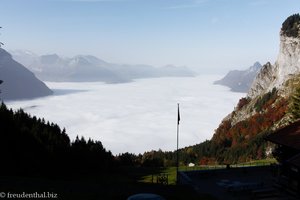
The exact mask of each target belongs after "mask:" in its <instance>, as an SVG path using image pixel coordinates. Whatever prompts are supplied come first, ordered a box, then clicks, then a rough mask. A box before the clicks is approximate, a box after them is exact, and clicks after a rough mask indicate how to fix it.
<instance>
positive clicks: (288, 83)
mask: <svg viewBox="0 0 300 200" xmlns="http://www.w3.org/2000/svg"><path fill="white" fill-rule="evenodd" d="M295 113H297V114H296V115H295ZM298 113H300V15H299V14H296V15H292V16H290V17H288V18H287V19H286V20H285V22H284V23H283V24H282V28H281V31H280V49H279V54H278V58H277V60H276V62H275V64H274V65H272V64H271V63H266V64H265V65H264V66H263V67H262V68H261V70H260V71H259V73H258V74H257V76H256V78H255V80H254V82H253V84H252V86H251V88H250V90H249V92H248V94H247V96H246V97H244V98H242V99H240V101H239V103H238V104H237V106H236V107H235V109H234V110H233V112H231V113H230V114H229V115H228V116H227V117H225V118H224V119H223V121H222V122H221V124H220V125H219V127H218V128H217V129H216V131H215V134H214V135H213V137H212V139H211V140H209V141H205V142H203V143H201V144H198V145H194V146H191V147H186V148H184V149H182V150H181V154H182V155H181V156H182V157H184V158H185V161H188V162H191V161H192V162H200V163H201V164H209V163H229V164H230V163H236V162H244V161H249V160H252V159H262V158H266V157H267V156H269V155H270V154H271V152H272V148H273V146H272V144H269V143H267V142H266V141H265V140H264V137H265V136H266V135H267V134H269V133H271V132H273V131H274V130H277V129H278V128H281V127H283V126H286V125H288V124H289V123H292V122H294V121H295V120H299V117H300V115H299V114H298Z"/></svg>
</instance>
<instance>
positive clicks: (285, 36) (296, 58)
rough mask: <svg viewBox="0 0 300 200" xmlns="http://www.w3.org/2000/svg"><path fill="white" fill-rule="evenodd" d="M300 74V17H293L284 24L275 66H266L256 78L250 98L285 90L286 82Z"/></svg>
mask: <svg viewBox="0 0 300 200" xmlns="http://www.w3.org/2000/svg"><path fill="white" fill-rule="evenodd" d="M299 73H300V16H299V15H292V16H290V17H289V18H287V19H286V21H285V22H284V23H283V25H282V28H281V31H280V49H279V54H278V58H277V61H276V62H275V64H274V65H271V64H270V63H267V64H265V65H264V66H263V67H262V69H261V70H260V72H259V73H258V75H257V76H256V78H255V80H254V82H253V84H252V86H251V88H250V90H249V93H248V96H249V97H250V98H255V97H257V96H258V95H261V94H263V93H266V92H268V91H271V90H272V89H273V88H274V87H276V88H278V89H279V90H280V89H283V87H284V82H285V81H287V80H289V79H290V78H293V77H294V76H295V75H297V74H299Z"/></svg>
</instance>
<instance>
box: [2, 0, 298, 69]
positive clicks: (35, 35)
mask: <svg viewBox="0 0 300 200" xmlns="http://www.w3.org/2000/svg"><path fill="white" fill-rule="evenodd" d="M0 6H1V12H0V19H1V20H0V26H2V27H3V29H2V30H1V37H0V41H2V42H3V43H5V45H4V48H5V49H8V50H14V49H28V50H31V51H33V52H35V53H37V54H48V53H58V54H59V55H64V56H74V55H77V54H92V55H95V56H97V57H99V58H101V59H104V60H106V61H108V62H115V63H128V64H151V65H156V66H162V65H166V64H174V65H186V66H189V67H192V68H198V69H199V71H200V70H203V71H204V69H207V68H209V69H211V70H217V69H219V70H225V69H233V68H245V67H248V66H250V65H251V64H252V63H254V62H255V61H260V62H262V63H265V62H267V61H271V62H274V61H275V59H276V57H277V53H278V48H279V30H280V27H281V24H282V22H283V21H284V20H285V19H286V18H287V17H288V16H289V15H291V14H294V13H298V12H299V9H300V1H299V0H0Z"/></svg>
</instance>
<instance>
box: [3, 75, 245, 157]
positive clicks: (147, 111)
mask: <svg viewBox="0 0 300 200" xmlns="http://www.w3.org/2000/svg"><path fill="white" fill-rule="evenodd" d="M220 78H221V76H218V75H201V76H198V77H194V78H190V77H188V78H153V79H139V80H135V81H134V82H131V83H122V84H105V83H99V82H89V83H70V82H67V83H66V82H63V83H57V82H47V83H46V84H47V85H48V86H49V87H50V88H51V89H52V90H53V91H54V95H53V96H49V97H45V98H39V99H34V100H26V101H9V102H6V104H7V106H8V107H10V108H13V109H19V108H23V109H24V110H25V111H26V112H27V113H30V114H31V115H35V116H38V117H41V118H45V120H46V121H48V120H49V121H50V122H54V123H57V124H58V125H59V126H60V127H61V128H64V127H65V128H66V130H67V134H68V135H69V136H70V138H71V139H72V140H73V139H75V137H76V136H77V135H79V136H84V137H85V138H92V139H94V140H100V141H101V142H102V144H103V145H104V147H105V148H106V149H108V150H111V151H112V153H113V154H118V153H122V152H131V153H143V152H145V151H150V150H158V149H161V150H164V151H165V150H174V149H176V127H177V103H179V104H180V116H181V121H180V127H179V130H180V132H179V147H185V146H189V145H194V144H197V143H200V142H202V141H204V140H206V139H210V138H211V137H212V135H213V133H214V130H215V129H216V128H217V127H218V125H219V124H220V122H221V120H222V119H223V118H224V117H225V116H226V115H227V114H229V113H230V112H231V111H232V110H233V108H234V107H235V106H236V104H237V102H238V100H239V99H240V98H241V97H243V96H245V94H244V93H234V92H231V91H230V90H229V88H227V87H223V86H219V85H213V81H215V80H218V79H220Z"/></svg>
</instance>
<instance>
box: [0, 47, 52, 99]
mask: <svg viewBox="0 0 300 200" xmlns="http://www.w3.org/2000/svg"><path fill="white" fill-rule="evenodd" d="M0 80H2V81H3V83H2V84H1V98H2V99H4V100H17V99H31V98H36V97H43V96H47V95H51V94H52V91H51V90H50V89H49V88H48V87H47V86H46V85H45V84H44V83H43V82H41V81H40V80H38V79H37V78H36V77H35V76H34V74H33V73H31V72H30V71H29V70H28V69H26V68H25V67H24V66H23V65H21V64H20V63H18V62H16V61H15V60H13V59H12V57H11V55H10V54H9V53H8V52H6V51H5V50H4V49H2V48H0Z"/></svg>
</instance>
